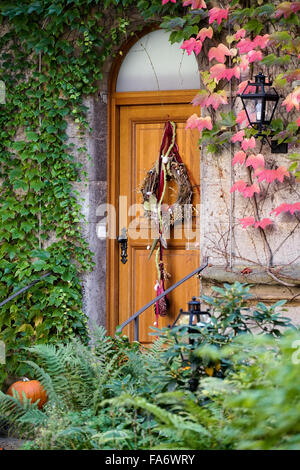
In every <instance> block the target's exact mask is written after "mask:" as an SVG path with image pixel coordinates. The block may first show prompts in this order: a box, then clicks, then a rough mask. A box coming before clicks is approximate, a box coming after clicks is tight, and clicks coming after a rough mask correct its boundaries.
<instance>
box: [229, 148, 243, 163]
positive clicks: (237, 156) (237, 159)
mask: <svg viewBox="0 0 300 470" xmlns="http://www.w3.org/2000/svg"><path fill="white" fill-rule="evenodd" d="M245 158H246V154H245V152H243V150H240V151H239V152H237V153H236V154H235V155H234V157H233V159H232V164H233V165H236V164H237V163H239V164H240V165H243V163H244V161H245Z"/></svg>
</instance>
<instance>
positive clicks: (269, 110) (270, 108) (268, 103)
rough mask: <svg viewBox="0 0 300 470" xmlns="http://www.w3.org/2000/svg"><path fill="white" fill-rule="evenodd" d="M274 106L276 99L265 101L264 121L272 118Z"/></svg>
mask: <svg viewBox="0 0 300 470" xmlns="http://www.w3.org/2000/svg"><path fill="white" fill-rule="evenodd" d="M275 106H276V101H266V111H265V121H266V122H270V121H271V118H272V113H273V109H274V108H275Z"/></svg>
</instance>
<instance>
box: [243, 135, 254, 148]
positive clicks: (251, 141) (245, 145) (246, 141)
mask: <svg viewBox="0 0 300 470" xmlns="http://www.w3.org/2000/svg"><path fill="white" fill-rule="evenodd" d="M255 145H256V142H255V139H254V137H253V136H252V137H250V139H244V140H243V141H242V149H243V150H247V149H248V148H251V149H254V147H255Z"/></svg>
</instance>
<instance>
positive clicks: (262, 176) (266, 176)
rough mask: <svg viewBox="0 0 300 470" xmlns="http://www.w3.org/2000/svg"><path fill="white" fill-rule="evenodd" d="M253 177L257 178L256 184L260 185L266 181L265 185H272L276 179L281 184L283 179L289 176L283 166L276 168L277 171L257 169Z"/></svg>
mask: <svg viewBox="0 0 300 470" xmlns="http://www.w3.org/2000/svg"><path fill="white" fill-rule="evenodd" d="M255 176H257V179H258V182H259V183H261V182H262V181H264V180H266V182H267V183H273V181H275V180H276V179H277V180H278V181H280V182H281V183H283V180H284V177H285V176H286V177H288V178H289V176H290V174H289V172H288V170H287V169H286V168H284V167H283V166H280V167H279V168H277V170H266V169H263V170H260V169H259V168H258V169H257V170H256V172H255Z"/></svg>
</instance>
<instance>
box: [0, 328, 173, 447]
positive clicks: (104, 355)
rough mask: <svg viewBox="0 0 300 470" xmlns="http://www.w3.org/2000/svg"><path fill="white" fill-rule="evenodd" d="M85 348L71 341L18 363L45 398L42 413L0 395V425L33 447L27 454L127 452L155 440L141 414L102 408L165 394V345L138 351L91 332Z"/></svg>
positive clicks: (38, 348)
mask: <svg viewBox="0 0 300 470" xmlns="http://www.w3.org/2000/svg"><path fill="white" fill-rule="evenodd" d="M91 344H92V346H90V347H89V346H85V345H83V344H81V343H80V342H79V341H78V340H73V341H72V342H70V343H69V344H68V345H60V346H54V345H42V344H40V345H35V346H33V347H32V348H29V352H30V353H31V354H32V355H33V356H34V357H35V358H36V361H26V363H27V365H28V366H30V368H31V369H32V371H33V374H34V376H35V378H37V379H38V380H40V382H41V383H42V385H43V386H44V388H45V389H46V391H47V395H48V403H47V404H46V406H45V407H44V410H43V411H40V410H38V408H37V404H32V405H30V403H29V402H28V400H25V402H24V404H23V405H22V404H20V403H19V401H18V399H16V398H14V397H10V396H8V395H5V394H4V393H2V392H1V393H0V416H1V415H2V417H3V419H2V423H3V424H4V423H6V422H7V421H8V422H10V427H11V432H14V431H15V432H17V433H18V434H19V435H22V436H23V437H25V438H27V439H29V440H34V443H32V444H28V445H27V447H28V446H30V447H31V446H32V447H33V448H39V449H49V448H50V449H99V448H100V449H109V448H117V449H132V448H136V447H147V446H151V445H152V444H153V443H154V441H155V442H156V441H157V440H159V436H158V433H156V432H153V420H152V418H151V417H150V416H149V413H144V412H143V413H139V414H137V413H136V411H135V410H134V408H133V407H132V409H131V410H128V408H127V407H122V406H121V405H120V403H118V400H117V402H116V405H115V406H103V405H102V402H103V401H104V400H105V399H106V400H107V399H111V398H113V397H119V396H120V395H122V394H123V393H124V392H125V391H126V392H128V393H130V394H131V395H132V396H137V395H142V396H144V397H146V398H147V399H153V397H154V396H155V395H156V394H157V393H159V392H162V391H164V390H166V389H167V384H168V380H171V379H172V377H173V375H172V373H173V372H172V367H171V365H170V364H168V361H167V362H166V361H165V359H164V357H163V354H164V351H165V345H166V342H163V341H162V340H158V341H157V342H156V343H155V344H154V345H153V348H152V349H151V350H146V351H140V350H139V349H140V345H139V344H138V343H132V344H131V343H130V342H129V341H128V338H126V337H124V336H119V337H117V338H110V337H108V336H106V334H105V330H104V329H102V328H97V330H95V332H94V333H93V337H92V341H91ZM175 362H176V361H175ZM178 362H180V361H178ZM162 376H163V378H164V379H163V380H161V379H162ZM0 425H1V422H0Z"/></svg>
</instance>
